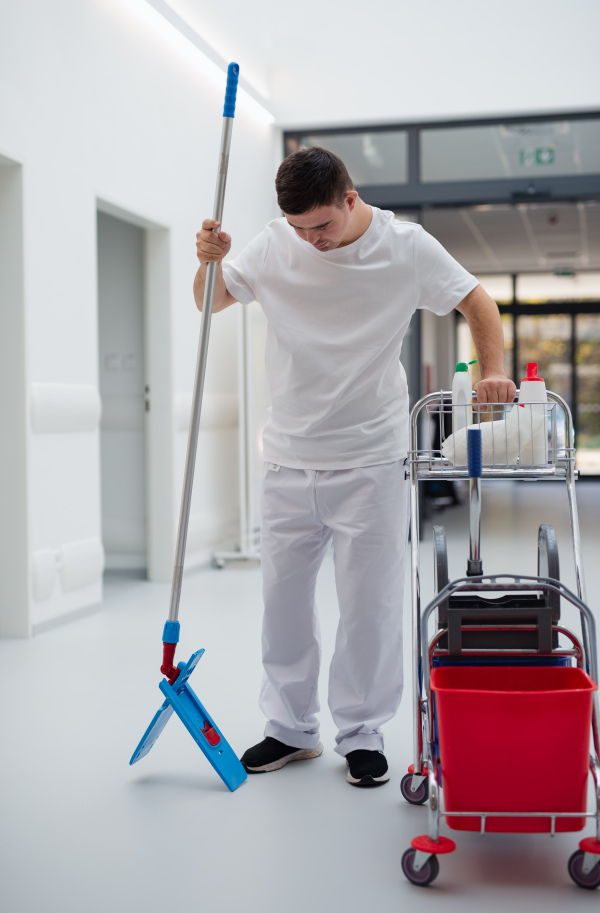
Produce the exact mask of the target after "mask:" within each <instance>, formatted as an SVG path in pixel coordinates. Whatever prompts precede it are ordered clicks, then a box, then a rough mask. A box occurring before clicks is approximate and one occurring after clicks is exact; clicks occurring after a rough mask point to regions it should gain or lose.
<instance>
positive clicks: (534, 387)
mask: <svg viewBox="0 0 600 913" xmlns="http://www.w3.org/2000/svg"><path fill="white" fill-rule="evenodd" d="M537 369H538V366H537V363H536V362H535V361H532V362H529V364H528V365H527V377H524V378H523V380H522V381H521V389H520V391H519V405H518V406H517V407H515V408H513V410H512V413H511V418H512V419H513V421H516V422H517V425H518V433H519V441H520V450H519V461H520V463H521V465H522V466H523V467H527V466H540V465H545V464H546V463H547V462H548V421H547V405H546V403H547V395H546V384H545V383H544V378H543V377H538V375H537Z"/></svg>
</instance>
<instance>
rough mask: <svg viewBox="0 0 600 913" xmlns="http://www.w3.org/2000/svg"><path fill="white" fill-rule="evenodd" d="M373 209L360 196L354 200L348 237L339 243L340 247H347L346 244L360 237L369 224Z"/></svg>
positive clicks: (352, 242)
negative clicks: (354, 204)
mask: <svg viewBox="0 0 600 913" xmlns="http://www.w3.org/2000/svg"><path fill="white" fill-rule="evenodd" d="M372 218H373V210H372V209H371V207H370V206H369V205H367V203H365V202H363V200H361V198H360V197H358V199H357V201H356V206H355V207H354V212H353V213H352V224H351V226H350V232H349V234H348V238H347V239H346V240H345V241H344V242H343V243H342V244H340V247H347V245H348V244H354V242H355V241H358V239H359V238H362V236H363V235H364V233H365V232H366V230H367V228H368V227H369V225H370V224H371V219H372Z"/></svg>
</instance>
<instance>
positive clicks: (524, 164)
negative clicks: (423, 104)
mask: <svg viewBox="0 0 600 913" xmlns="http://www.w3.org/2000/svg"><path fill="white" fill-rule="evenodd" d="M598 171H600V120H573V121H569V120H563V121H540V122H532V123H525V124H499V125H497V126H486V127H449V128H441V129H438V130H431V129H428V130H423V131H421V180H422V181H477V180H480V181H481V180H502V179H505V178H539V177H554V176H557V175H562V176H566V175H575V174H595V173H597V172H598Z"/></svg>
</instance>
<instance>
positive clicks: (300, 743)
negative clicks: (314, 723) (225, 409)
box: [265, 720, 319, 751]
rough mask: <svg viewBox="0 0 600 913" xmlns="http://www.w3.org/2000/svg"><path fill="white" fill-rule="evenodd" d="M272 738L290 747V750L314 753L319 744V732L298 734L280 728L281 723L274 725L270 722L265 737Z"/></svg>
mask: <svg viewBox="0 0 600 913" xmlns="http://www.w3.org/2000/svg"><path fill="white" fill-rule="evenodd" d="M268 736H270V737H271V738H272V739H277V740H278V741H279V742H283V744H284V745H289V746H290V748H302V749H307V750H309V751H312V750H313V749H314V748H316V747H317V745H318V744H319V731H318V730H317V731H316V732H315V731H312V732H298V731H297V730H295V729H287V728H286V727H285V726H280V725H279V723H272V722H271V721H270V720H269V722H268V723H267V725H266V726H265V737H268Z"/></svg>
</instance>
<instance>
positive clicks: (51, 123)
mask: <svg viewBox="0 0 600 913" xmlns="http://www.w3.org/2000/svg"><path fill="white" fill-rule="evenodd" d="M0 17H1V18H0V85H1V86H2V91H1V93H0V154H4V155H5V156H6V157H7V158H9V159H11V160H12V161H14V162H16V163H20V164H21V165H22V173H23V223H24V233H23V237H24V264H25V265H24V288H25V294H24V310H25V349H26V353H25V354H26V362H27V384H28V387H29V389H30V390H32V389H34V390H37V393H36V396H37V397H38V398H37V399H36V402H37V403H38V406H39V409H41V410H42V412H43V410H44V409H45V408H48V407H47V403H48V401H49V400H48V397H47V396H46V394H47V393H48V391H50V393H52V395H53V396H55V399H56V396H58V398H59V400H60V403H62V405H60V403H59V405H58V406H56V409H58V412H61V409H62V410H63V411H62V413H61V414H62V415H63V419H62V425H61V422H60V421H58V420H57V421H58V424H56V422H55V424H54V425H53V426H52V427H53V430H51V431H48V430H46V431H44V432H34V431H33V429H32V428H31V427H30V431H29V439H28V462H29V468H28V484H27V492H28V497H29V513H28V518H29V533H28V542H27V551H28V556H22V555H21V556H20V558H21V559H23V558H24V557H27V558H28V559H30V557H31V555H35V554H38V557H39V556H40V555H41V556H42V559H43V560H45V559H46V558H48V557H50V558H51V557H52V556H54V557H55V558H56V561H57V574H56V579H55V581H54V584H53V586H52V588H51V592H50V593H49V594H47V595H46V596H45V598H41V599H34V598H33V592H32V587H31V585H29V587H28V589H29V596H28V600H27V603H28V604H27V605H26V606H23V605H21V606H20V615H21V617H22V619H24V620H25V623H24V627H23V626H22V629H21V631H20V633H26V631H27V629H28V627H29V625H30V624H33V625H44V624H46V623H48V622H50V621H51V620H52V619H54V618H57V617H61V616H63V615H64V614H65V613H71V612H77V611H79V610H81V609H84V608H85V607H89V606H91V605H94V604H97V603H99V602H100V599H101V579H100V576H99V574H100V572H101V566H102V556H101V553H99V552H98V548H97V545H96V544H94V543H98V542H99V540H100V465H99V432H98V417H99V416H98V415H95V409H96V405H95V400H94V391H97V388H98V319H97V290H96V256H97V252H96V208H97V201H98V200H101V201H103V204H102V206H103V208H106V204H107V203H109V204H113V205H114V206H115V207H117V208H118V210H122V211H123V212H124V213H126V214H128V216H130V217H131V218H137V219H138V220H139V224H141V225H142V226H144V227H148V228H153V229H155V231H156V232H157V235H160V234H161V232H162V235H161V237H162V239H163V242H164V240H165V238H166V239H167V241H168V249H167V251H166V259H167V261H168V262H167V264H166V267H167V269H166V272H165V270H163V272H162V274H161V275H162V276H163V279H164V276H165V275H166V276H167V280H166V282H165V285H164V289H162V290H160V295H162V298H160V299H159V300H158V302H157V301H156V300H155V301H154V303H153V307H154V308H155V309H158V310H159V311H160V318H161V319H162V320H163V322H164V327H165V331H166V332H167V333H170V335H171V343H170V352H171V355H172V359H171V365H170V366H169V371H170V374H171V377H172V381H171V385H172V390H171V393H172V395H173V396H174V395H175V394H177V393H178V392H184V393H185V392H187V391H189V390H191V387H192V382H193V371H194V363H195V353H196V344H197V338H198V330H199V314H198V313H197V312H196V310H195V308H194V305H193V299H192V294H191V286H192V281H193V276H194V273H195V270H196V266H197V261H196V258H195V232H196V231H197V230H198V228H199V226H200V222H201V219H202V218H203V217H205V216H206V215H210V214H211V212H212V205H213V195H214V183H215V177H216V169H217V157H218V149H219V140H220V131H221V123H222V108H223V94H224V85H225V77H224V75H223V74H222V73H220V72H219V71H218V70H217V68H216V67H215V66H214V64H212V63H208V62H207V61H206V59H205V58H203V57H202V55H201V54H200V53H199V52H198V51H197V50H195V49H194V48H192V47H191V46H190V45H189V44H188V43H187V42H185V41H184V39H182V38H181V36H179V35H177V33H175V32H173V30H172V29H171V28H170V27H169V26H168V25H166V24H165V23H164V21H163V20H162V19H161V18H160V17H159V16H157V14H156V13H155V11H154V10H152V9H151V8H150V6H149V5H148V4H147V3H145V2H144V0H57V2H54V3H47V2H45V0H22V2H19V3H11V4H3V5H2V10H1V12H0ZM259 114H260V112H259ZM273 143H274V132H273V128H272V126H271V125H270V123H269V121H268V120H267V118H266V117H264V116H263V117H261V116H257V109H256V106H250V105H249V104H247V103H245V101H244V99H243V97H240V98H239V99H238V107H237V110H236V119H235V128H234V137H233V145H232V153H231V159H230V176H229V183H228V194H227V200H226V205H225V222H226V228H227V229H228V230H229V231H231V233H232V235H233V237H234V251H235V250H239V249H240V248H241V246H242V245H243V244H244V243H245V242H247V241H248V240H249V239H250V238H251V237H252V236H253V235H254V234H255V233H256V232H257V231H258V230H259V229H260V228H261V227H262V225H263V224H264V222H265V221H266V220H268V219H269V218H271V217H272V216H273V215H274V213H275V203H274V195H273V191H272V180H273V161H274V151H273V148H274V147H273ZM163 246H164V245H163ZM163 254H164V251H163ZM155 293H156V294H158V293H157V292H156V289H154V288H151V289H147V294H148V295H150V296H152V294H155ZM156 294H155V297H156ZM232 310H233V309H232ZM168 381H169V378H168V376H167V379H166V381H165V382H164V384H163V386H164V387H165V388H166V387H168ZM32 385H38V386H36V387H32ZM40 385H41V386H40ZM48 385H54V386H52V387H48ZM56 385H68V386H67V389H66V390H65V388H64V386H63V387H60V388H57V387H56ZM40 391H41V393H40ZM90 391H91V392H90ZM206 391H207V395H208V396H211V395H213V394H216V395H219V394H225V395H229V394H230V395H235V393H236V316H235V313H233V312H232V313H231V314H225V315H220V319H219V320H215V323H214V327H213V334H212V341H211V353H210V356H209V366H208V373H207V381H206ZM163 392H164V391H163ZM59 394H60V395H59ZM160 394H161V391H156V395H160ZM40 397H41V398H40ZM44 397H46V398H44ZM61 397H62V399H61ZM50 398H52V397H50ZM171 398H172V397H171ZM75 400H76V401H77V402H75ZM67 401H68V402H67ZM53 402H54V400H53ZM44 403H45V404H46V405H44ZM65 403H67V405H66V406H65ZM69 403H70V405H69ZM77 403H78V404H79V405H77ZM82 403H83V406H82ZM39 404H41V405H39ZM74 404H75V405H74ZM86 404H87V405H86ZM55 405H56V403H55ZM52 408H54V407H52ZM56 409H55V412H56ZM78 409H79V412H78ZM81 409H83V411H84V412H85V410H86V409H87V413H86V415H87V418H86V417H85V416H83V418H82V416H81V414H80V413H81ZM169 409H170V410H171V413H172V411H173V407H172V403H171V404H170V405H169ZM65 410H66V412H65ZM65 415H67V418H66V419H65V418H64V416H65ZM69 416H70V417H69ZM77 416H79V418H78V417H77ZM55 417H56V416H55ZM42 419H43V416H42ZM39 421H42V426H43V420H41V419H39V415H38V426H37V427H38V428H39V427H41V426H40V425H39ZM78 422H79V424H78ZM86 422H87V424H86ZM73 423H74V424H73ZM172 430H173V435H172V438H173V439H172V441H171V448H172V449H173V448H175V455H174V465H175V467H176V470H175V472H172V473H171V474H170V477H169V476H168V475H167V474H166V473H165V475H164V478H163V483H164V484H163V489H164V492H168V494H167V495H164V497H163V506H162V510H163V515H162V516H160V517H159V518H157V519H158V520H159V521H160V523H161V524H162V526H163V528H164V529H165V530H167V532H166V539H165V543H163V546H164V548H163V550H164V549H165V548H166V549H167V550H171V551H172V544H173V541H174V532H175V525H176V517H177V513H178V501H179V492H180V487H181V459H180V451H181V449H182V444H181V442H180V441H179V438H180V437H181V435H178V436H177V438H178V439H177V441H175V438H176V435H175V430H174V421H173V422H172ZM227 433H228V432H224V434H225V438H224V439H223V440H221V441H220V442H219V435H221V437H223V433H222V432H220V431H216V432H215V435H214V437H215V441H216V443H215V442H212V443H211V444H210V447H211V448H212V449H213V450H214V449H215V448H216V449H217V451H219V448H220V450H221V451H223V450H224V451H225V452H226V453H227V454H228V453H229V451H230V450H231V449H232V446H231V445H232V442H231V440H230V439H229V438H230V437H231V436H232V435H231V433H229V438H227ZM207 446H208V443H207ZM233 450H234V452H235V445H234V446H233ZM202 458H203V448H202V446H201V448H200V452H199V462H200V461H201V460H202ZM167 462H168V461H167ZM235 463H236V460H235V458H232V459H231V460H229V461H227V460H224V464H225V465H224V469H223V473H222V477H219V479H218V482H217V485H216V487H217V488H218V490H219V492H220V493H222V494H223V497H224V502H225V503H224V515H225V516H227V515H231V516H233V515H235V488H236V479H237V469H236V465H235ZM213 480H214V474H213V476H212V478H211V477H210V476H209V477H207V476H205V477H204V478H201V476H199V483H198V489H199V490H198V493H197V498H198V502H199V504H200V508H201V505H202V503H203V502H204V501H207V500H208V501H210V500H211V498H212V497H213V492H214V490H215V485H214V484H213ZM164 492H163V494H164ZM22 501H23V504H22V507H23V509H25V507H26V503H25V497H24V495H23V498H22ZM219 534H221V535H222V534H223V529H217V530H215V529H214V528H213V529H212V536H213V538H214V537H215V535H216V536H218V535H219ZM209 539H210V535H208V536H207V537H206V541H207V542H208V540H209ZM81 543H83V546H82V547H81V548H79V546H78V544H81ZM65 546H68V547H69V548H67V549H66V550H65ZM78 548H79V551H78ZM77 555H79V556H80V557H81V556H83V558H82V559H81V562H80V565H79V567H80V569H84V570H85V571H86V573H83V574H80V575H79V576H78V575H77V574H74V573H72V572H71V573H70V574H68V573H66V572H63V573H60V567H61V561H63V560H64V562H66V564H68V563H69V562H71V564H70V567H71V571H72V570H73V566H74V565H73V562H75V563H77V561H78V560H79V559H78V558H76V556H77ZM61 556H62V557H61ZM69 556H70V557H69ZM191 557H192V558H193V556H191ZM42 559H41V560H42ZM43 560H42V564H43ZM163 564H164V562H163ZM167 564H168V562H167ZM44 567H45V568H46V571H48V568H49V567H50V565H49V564H48V562H46V564H45V565H44ZM47 579H49V578H47ZM51 582H52V581H51Z"/></svg>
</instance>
